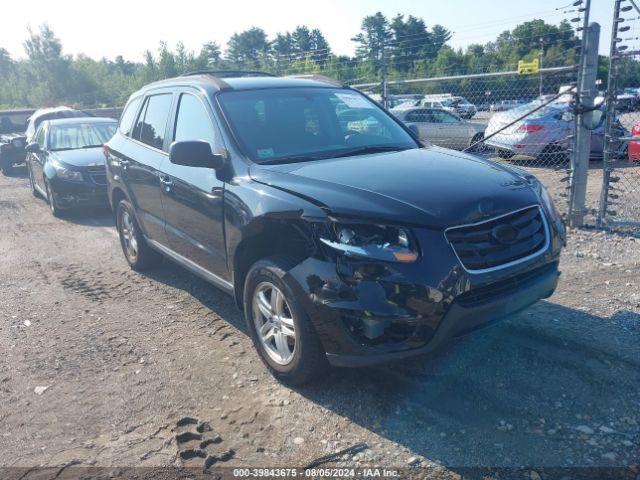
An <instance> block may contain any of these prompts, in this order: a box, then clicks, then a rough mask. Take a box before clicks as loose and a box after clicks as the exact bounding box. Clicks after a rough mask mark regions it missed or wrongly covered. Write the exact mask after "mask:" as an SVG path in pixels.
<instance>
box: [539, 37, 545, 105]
mask: <svg viewBox="0 0 640 480" xmlns="http://www.w3.org/2000/svg"><path fill="white" fill-rule="evenodd" d="M543 56H544V37H540V51H539V52H538V67H539V68H540V88H539V92H538V96H540V97H542V57H543Z"/></svg>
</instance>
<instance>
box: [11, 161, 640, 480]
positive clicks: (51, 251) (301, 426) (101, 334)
mask: <svg viewBox="0 0 640 480" xmlns="http://www.w3.org/2000/svg"><path fill="white" fill-rule="evenodd" d="M0 198H1V199H2V202H0V231H2V232H3V233H2V235H1V236H0V251H2V252H3V260H2V262H0V291H2V295H1V296H0V351H2V352H3V354H2V360H1V361H0V398H2V401H0V419H2V425H3V432H4V433H3V434H2V437H1V440H0V466H13V467H32V466H36V465H44V466H64V465H70V464H73V465H93V466H97V467H101V466H110V467H111V466H118V467H128V466H168V465H187V466H199V467H204V466H205V462H206V465H209V466H213V467H212V468H216V467H218V466H221V465H227V466H234V467H235V466H253V467H264V466H278V465H280V466H282V465H306V464H309V463H311V462H312V461H313V460H314V459H317V458H318V457H321V456H324V455H327V454H330V453H334V452H339V451H341V450H344V449H345V448H347V447H349V446H353V445H355V444H358V443H366V444H367V445H368V446H369V448H368V449H367V450H365V451H364V452H362V453H358V454H356V455H354V454H346V455H344V456H343V458H344V459H342V458H341V459H335V460H333V461H332V462H330V463H328V464H327V465H334V466H353V465H356V464H365V465H368V466H372V465H382V466H387V467H394V466H395V467H398V468H408V466H409V465H413V464H414V463H415V464H418V463H419V465H422V467H421V468H423V467H424V468H427V467H428V468H430V469H432V470H430V471H431V472H432V477H433V478H440V477H441V478H456V477H452V476H450V475H451V474H455V473H456V472H458V471H461V470H460V469H464V468H467V467H487V466H491V467H496V468H497V467H504V468H513V469H519V468H521V467H522V466H528V467H529V469H527V470H523V471H522V472H520V473H518V474H517V475H516V476H515V477H514V478H526V477H525V474H526V473H527V472H533V473H529V477H528V478H540V477H541V478H550V477H549V476H545V474H544V469H546V468H555V467H595V466H612V465H614V466H625V465H632V464H634V463H637V461H638V458H639V451H640V445H639V441H640V427H639V422H640V414H639V413H638V412H640V391H639V389H638V385H639V384H640V360H639V359H640V289H639V288H638V284H639V283H640V275H639V273H640V240H638V239H637V238H633V237H630V236H623V235H615V234H605V233H602V232H598V231H595V230H589V229H585V230H572V231H570V232H569V244H568V247H567V249H566V250H565V252H564V254H563V257H562V261H561V270H562V271H563V274H562V277H561V281H560V285H559V288H558V290H557V292H556V293H555V294H554V295H553V297H551V298H549V299H546V300H544V301H541V302H539V303H537V304H536V305H534V306H533V307H531V308H529V309H528V310H527V311H525V312H523V313H521V314H519V315H517V316H513V317H512V318H509V319H506V320H504V321H503V322H500V323H499V324H497V325H496V326H495V327H493V328H490V329H487V330H484V331H480V332H476V333H474V334H472V335H470V336H468V337H465V338H463V339H460V340H458V341H456V342H454V343H452V344H451V345H450V346H449V347H448V348H447V349H446V350H444V351H443V352H441V353H439V354H438V355H435V356H430V357H426V358H417V359H411V360H406V361H404V362H402V363H400V364H392V365H386V366H380V367H375V368H367V369H362V370H334V371H333V372H332V373H331V374H330V376H329V377H328V378H327V379H326V380H324V381H322V382H318V383H317V384H315V385H310V386H307V387H304V388H300V389H295V390H292V389H289V388H286V387H284V386H282V385H280V384H278V383H277V382H276V381H275V380H274V379H273V378H272V377H271V376H270V375H269V374H268V373H267V371H266V369H265V368H264V367H263V365H262V364H261V362H260V361H259V359H258V357H257V355H256V353H255V352H254V349H253V346H252V344H251V341H250V340H249V338H248V337H247V333H246V329H245V326H244V321H243V319H242V316H241V315H240V314H239V313H238V311H237V309H236V307H235V305H234V302H233V300H232V299H231V298H229V297H227V296H226V295H225V294H223V293H222V292H220V291H218V290H216V289H215V288H213V287H211V286H210V285H208V284H207V283H205V282H203V281H201V280H199V279H198V278H196V277H194V276H193V275H191V274H190V273H188V272H186V271H184V270H182V269H180V268H178V267H176V266H174V265H171V264H170V263H169V262H165V263H164V264H163V265H162V266H160V267H159V268H158V269H156V270H154V271H152V272H149V273H148V274H138V273H135V272H133V271H131V270H130V269H129V268H128V267H127V265H126V264H125V262H124V259H123V258H122V253H121V251H120V247H119V244H118V239H117V237H116V234H115V230H114V227H113V222H112V219H111V216H110V214H109V212H104V211H93V212H85V213H84V214H78V215H73V216H70V217H69V218H67V219H62V220H59V219H55V218H53V217H52V216H51V214H50V212H49V210H48V209H47V208H46V205H45V204H44V202H43V201H42V200H37V199H34V198H33V197H32V196H31V194H30V191H29V189H28V182H27V179H26V176H25V174H24V171H21V170H19V169H18V170H16V175H15V176H14V177H12V178H6V177H0ZM26 321H28V322H29V323H30V325H31V326H30V327H29V328H25V327H24V325H26V324H25V323H24V322H26ZM142 359H143V360H144V362H142V361H141V360H142ZM234 375H236V376H234ZM50 385H54V386H55V388H54V387H52V388H51V389H49V390H47V391H46V392H45V391H43V392H42V394H41V395H38V394H36V395H34V392H35V393H37V392H36V391H35V390H34V388H36V386H39V387H44V386H50ZM205 424H206V425H208V427H206V428H202V432H200V431H199V430H198V426H199V425H202V426H204V425H205ZM209 429H210V430H209ZM186 432H192V433H194V434H197V435H200V436H201V437H202V438H201V440H195V438H196V437H195V436H191V435H186V436H182V437H180V438H181V439H183V440H185V442H184V443H179V442H177V441H176V438H177V436H179V435H181V434H183V433H186ZM191 438H193V439H194V440H189V439H191ZM207 440H211V441H207ZM301 440H302V441H301ZM292 445H296V446H298V445H300V447H298V448H292ZM354 456H355V457H357V458H356V459H354ZM534 467H535V470H533V468H534ZM430 478H431V477H430Z"/></svg>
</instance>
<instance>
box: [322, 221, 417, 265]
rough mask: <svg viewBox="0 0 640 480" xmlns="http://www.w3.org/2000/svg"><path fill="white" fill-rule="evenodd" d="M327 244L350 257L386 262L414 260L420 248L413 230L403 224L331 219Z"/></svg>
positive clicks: (323, 238) (325, 240)
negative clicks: (387, 224) (403, 226)
mask: <svg viewBox="0 0 640 480" xmlns="http://www.w3.org/2000/svg"><path fill="white" fill-rule="evenodd" d="M320 240H321V241H322V242H323V243H324V244H325V245H328V246H329V247H331V248H333V249H335V250H337V251H339V252H342V253H343V254H344V255H346V256H348V257H357V258H367V259H370V260H381V261H385V262H403V263H410V262H415V261H416V260H417V259H418V248H417V245H416V242H415V240H414V239H413V235H412V234H411V232H410V231H409V230H408V229H406V228H402V227H394V226H386V225H374V224H365V223H332V224H331V225H330V226H329V229H328V235H326V237H322V238H321V239H320Z"/></svg>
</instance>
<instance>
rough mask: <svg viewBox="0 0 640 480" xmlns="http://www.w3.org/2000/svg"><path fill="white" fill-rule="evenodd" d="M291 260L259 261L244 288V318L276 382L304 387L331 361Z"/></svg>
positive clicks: (274, 258)
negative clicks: (293, 277)
mask: <svg viewBox="0 0 640 480" xmlns="http://www.w3.org/2000/svg"><path fill="white" fill-rule="evenodd" d="M294 265H295V263H294V262H293V261H292V260H291V259H290V258H288V257H273V258H268V259H265V260H260V261H258V262H256V263H255V264H254V265H253V267H251V269H250V270H249V273H248V274H247V277H246V281H245V286H244V315H245V320H246V323H247V327H248V329H249V332H250V333H251V338H252V339H253V343H254V345H255V347H256V349H257V350H258V353H259V355H260V358H261V359H262V361H263V362H264V364H265V365H266V366H267V368H268V369H269V370H270V371H271V373H272V374H273V376H274V377H276V379H277V380H279V381H281V382H283V383H286V384H289V385H302V384H304V383H308V382H310V381H311V380H314V379H317V378H319V377H320V376H321V375H322V374H323V373H324V372H325V371H326V369H327V367H328V362H327V358H326V354H325V351H324V349H323V347H322V345H321V343H320V339H319V338H318V335H317V333H316V332H315V329H314V328H313V325H312V324H311V321H310V319H309V317H308V315H307V312H306V311H305V308H304V306H303V304H302V302H300V300H299V299H298V298H297V296H296V294H295V291H296V288H295V285H291V284H290V282H292V280H288V279H287V277H286V274H287V272H288V271H289V270H290V269H291V268H292V267H293V266H294Z"/></svg>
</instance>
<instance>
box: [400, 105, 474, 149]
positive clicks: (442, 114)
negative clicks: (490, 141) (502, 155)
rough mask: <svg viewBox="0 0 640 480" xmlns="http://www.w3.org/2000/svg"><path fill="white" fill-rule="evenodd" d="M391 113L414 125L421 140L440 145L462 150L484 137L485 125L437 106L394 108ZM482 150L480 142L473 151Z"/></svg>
mask: <svg viewBox="0 0 640 480" xmlns="http://www.w3.org/2000/svg"><path fill="white" fill-rule="evenodd" d="M391 113H392V114H393V115H395V116H396V118H398V120H400V121H402V122H404V123H405V124H407V125H415V128H416V129H417V131H418V135H419V136H420V139H421V140H426V141H428V142H430V143H433V144H434V145H438V146H440V147H446V148H452V149H454V150H464V149H465V148H467V147H470V146H471V145H473V144H475V143H477V142H480V141H481V140H482V139H483V138H484V129H485V126H484V125H481V124H478V123H472V122H468V121H466V120H463V119H461V118H460V117H458V116H457V115H454V114H453V113H451V112H448V111H446V110H443V109H438V108H423V107H408V108H407V107H405V108H394V109H392V110H391ZM482 150H484V144H483V143H480V144H478V145H477V146H476V147H475V148H473V151H476V152H479V151H482Z"/></svg>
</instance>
